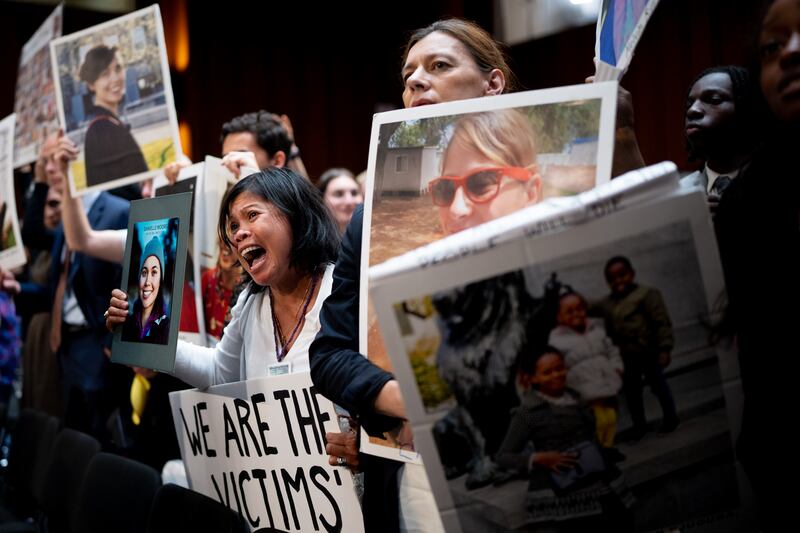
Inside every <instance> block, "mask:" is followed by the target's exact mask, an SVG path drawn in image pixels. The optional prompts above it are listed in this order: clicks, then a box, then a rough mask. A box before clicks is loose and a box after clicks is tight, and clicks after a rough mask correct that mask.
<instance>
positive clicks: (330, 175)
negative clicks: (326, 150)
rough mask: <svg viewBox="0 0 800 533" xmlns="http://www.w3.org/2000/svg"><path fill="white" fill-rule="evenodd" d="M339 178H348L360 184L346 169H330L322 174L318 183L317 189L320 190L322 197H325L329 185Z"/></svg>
mask: <svg viewBox="0 0 800 533" xmlns="http://www.w3.org/2000/svg"><path fill="white" fill-rule="evenodd" d="M339 176H347V177H348V178H350V179H352V180H353V181H355V182H356V184H358V182H357V181H356V177H355V176H354V175H353V173H352V172H350V171H349V170H347V169H346V168H336V167H335V168H329V169H328V170H326V171H325V172H323V173H322V176H320V177H319V181H318V182H317V189H319V192H320V193H321V194H322V196H325V190H326V189H327V188H328V185H330V183H331V182H332V181H333V180H334V179H336V178H338V177H339Z"/></svg>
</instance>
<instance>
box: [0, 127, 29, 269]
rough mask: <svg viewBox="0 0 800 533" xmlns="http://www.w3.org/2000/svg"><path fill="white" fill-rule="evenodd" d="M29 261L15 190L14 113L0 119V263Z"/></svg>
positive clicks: (10, 265) (14, 264)
mask: <svg viewBox="0 0 800 533" xmlns="http://www.w3.org/2000/svg"><path fill="white" fill-rule="evenodd" d="M25 262H26V260H25V248H24V247H23V245H22V237H21V236H20V232H19V219H18V218H17V197H16V195H15V193H14V115H9V116H7V117H6V118H4V119H3V120H2V121H0V266H2V267H3V268H5V269H12V268H16V267H18V266H21V265H24V264H25Z"/></svg>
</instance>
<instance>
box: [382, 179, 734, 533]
mask: <svg viewBox="0 0 800 533" xmlns="http://www.w3.org/2000/svg"><path fill="white" fill-rule="evenodd" d="M520 215H522V214H520ZM489 238H491V237H489ZM437 244H445V243H437ZM431 248H432V249H435V248H436V246H433V247H431ZM440 248H442V250H438V249H437V253H438V252H441V251H443V250H444V248H445V247H444V246H442V247H440ZM431 255H435V253H434V252H433V251H432V250H429V251H428V252H427V256H428V257H430V256H431ZM443 255H444V254H443ZM418 259H419V261H417V262H416V263H417V265H418V267H417V268H406V269H399V270H398V269H394V271H392V269H391V268H382V267H378V268H377V269H375V271H374V272H373V275H374V277H375V278H376V279H374V280H373V281H374V285H373V289H372V294H371V295H372V298H373V302H374V303H375V306H376V310H377V314H378V316H379V319H380V322H381V325H382V327H383V332H384V335H385V338H386V344H387V348H388V350H389V354H390V356H391V357H392V362H393V364H394V371H395V375H396V376H397V378H398V380H399V381H400V385H401V388H402V391H403V395H404V398H405V400H406V407H407V412H408V416H409V420H410V421H411V424H412V428H413V433H414V437H415V438H414V444H415V449H416V451H418V452H419V453H421V455H422V457H423V458H424V461H425V466H426V469H427V471H428V475H429V478H430V479H431V484H432V487H433V489H434V493H435V495H436V498H437V502H438V504H439V508H440V511H441V513H442V517H443V520H444V521H445V523H446V524H447V529H448V531H465V532H467V531H548V532H549V531H582V530H584V529H583V528H582V527H581V524H583V526H584V528H588V527H590V525H591V527H592V528H595V529H594V530H597V531H628V530H631V531H665V530H676V529H679V530H684V527H689V526H690V525H691V524H706V523H708V524H711V523H713V524H715V527H719V530H730V529H726V528H730V527H732V526H733V525H734V524H736V523H737V522H738V521H739V520H740V519H741V516H742V514H741V513H742V508H743V506H744V496H743V494H745V492H743V491H742V489H741V487H740V485H739V481H738V479H739V478H738V474H737V464H736V461H735V459H734V455H733V442H734V439H735V436H736V435H738V431H739V427H738V426H737V424H738V420H739V409H740V407H741V386H740V382H739V379H738V376H739V372H738V366H737V362H736V357H735V354H733V353H731V352H730V351H729V349H725V348H724V347H720V346H717V345H714V344H712V343H711V342H710V329H709V328H710V325H711V324H713V323H715V321H716V320H717V319H719V310H720V308H719V303H720V298H721V296H722V294H723V292H724V285H723V282H722V273H721V268H720V264H719V258H718V256H717V254H716V243H715V241H714V237H713V232H712V229H711V226H710V224H709V222H708V214H707V207H706V204H705V201H704V197H703V195H702V194H700V193H697V192H691V193H688V194H687V193H685V192H684V193H680V194H674V195H672V196H670V197H667V198H664V199H662V200H657V201H654V202H652V203H650V204H649V205H643V206H639V207H632V208H630V209H626V210H622V211H621V212H617V213H613V214H609V215H607V216H601V217H599V218H598V219H596V220H594V221H592V222H589V223H586V224H581V225H576V226H574V227H571V228H568V229H565V230H563V231H557V232H554V233H552V234H550V235H543V236H542V235H538V234H536V233H535V232H531V235H530V236H529V237H521V238H518V239H515V240H512V241H508V242H505V243H503V244H501V245H499V246H496V247H482V248H481V249H480V250H479V251H475V252H474V253H468V254H465V256H464V257H463V258H461V259H457V260H448V261H444V262H442V263H440V264H438V265H427V266H425V265H426V263H425V262H424V261H423V260H422V259H423V255H422V254H419V258H418ZM412 263H414V259H413V258H409V261H407V262H406V264H407V265H410V264H412ZM587 530H588V529H587Z"/></svg>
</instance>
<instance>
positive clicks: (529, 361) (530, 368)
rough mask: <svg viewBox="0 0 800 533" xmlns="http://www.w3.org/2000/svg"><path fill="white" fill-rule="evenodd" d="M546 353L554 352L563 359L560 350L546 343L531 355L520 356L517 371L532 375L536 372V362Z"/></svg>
mask: <svg viewBox="0 0 800 533" xmlns="http://www.w3.org/2000/svg"><path fill="white" fill-rule="evenodd" d="M547 354H555V355H557V356H559V357H561V359H564V354H563V353H562V352H561V350H559V349H558V348H556V347H554V346H550V345H549V344H548V345H546V346H543V347H542V348H541V349H540V350H537V352H536V353H535V354H534V355H533V357H521V358H520V361H519V366H518V367H517V373H519V374H525V375H528V376H532V375H533V374H535V373H536V364H537V363H538V362H539V359H541V358H542V357H544V356H545V355H547Z"/></svg>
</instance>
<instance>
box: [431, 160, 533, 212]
mask: <svg viewBox="0 0 800 533" xmlns="http://www.w3.org/2000/svg"><path fill="white" fill-rule="evenodd" d="M533 175H534V171H533V170H531V169H529V168H522V167H485V168H479V169H476V170H473V171H472V172H470V173H469V174H467V175H465V176H439V177H438V178H435V179H432V180H431V181H430V183H429V184H428V192H430V194H431V198H432V199H433V203H434V205H437V206H439V207H448V206H450V204H452V203H453V199H454V198H455V197H456V189H458V188H459V187H463V188H464V193H465V194H466V195H467V198H469V199H470V200H471V201H472V202H473V203H476V204H485V203H486V202H490V201H492V200H494V198H495V197H496V196H497V194H498V193H499V192H500V182H501V181H503V176H507V177H509V178H511V179H514V180H517V181H521V182H526V181H528V180H529V179H531V177H532V176H533Z"/></svg>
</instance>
